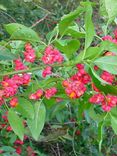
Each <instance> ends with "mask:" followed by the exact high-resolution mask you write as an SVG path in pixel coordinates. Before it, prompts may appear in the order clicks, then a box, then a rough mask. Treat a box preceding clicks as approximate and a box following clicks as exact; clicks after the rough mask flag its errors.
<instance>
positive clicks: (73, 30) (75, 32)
mask: <svg viewBox="0 0 117 156" xmlns="http://www.w3.org/2000/svg"><path fill="white" fill-rule="evenodd" d="M65 35H68V36H71V37H75V38H85V32H83V31H80V30H79V28H78V25H77V24H75V25H74V26H69V27H68V29H66V32H65Z"/></svg>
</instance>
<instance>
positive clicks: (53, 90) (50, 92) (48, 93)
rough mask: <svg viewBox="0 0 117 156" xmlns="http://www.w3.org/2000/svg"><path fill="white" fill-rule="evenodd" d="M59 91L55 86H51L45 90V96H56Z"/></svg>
mask: <svg viewBox="0 0 117 156" xmlns="http://www.w3.org/2000/svg"><path fill="white" fill-rule="evenodd" d="M56 93H57V89H56V88H55V87H52V88H49V89H47V90H46V91H45V97H46V98H47V99H50V98H51V97H52V96H54V95H55V94H56Z"/></svg>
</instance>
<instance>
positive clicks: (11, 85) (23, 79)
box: [0, 73, 31, 106]
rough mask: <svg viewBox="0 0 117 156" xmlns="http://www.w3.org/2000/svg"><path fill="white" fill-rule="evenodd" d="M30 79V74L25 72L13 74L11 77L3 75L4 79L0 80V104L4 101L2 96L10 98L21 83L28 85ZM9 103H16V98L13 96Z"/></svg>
mask: <svg viewBox="0 0 117 156" xmlns="http://www.w3.org/2000/svg"><path fill="white" fill-rule="evenodd" d="M30 80H31V77H30V75H29V74H26V73H25V74H23V75H21V76H20V75H14V76H13V77H12V78H9V77H5V79H3V81H2V82H1V87H2V90H0V104H3V103H4V98H10V97H12V96H14V95H15V94H16V93H17V91H18V88H19V87H20V86H21V85H28V84H29V82H30ZM10 105H11V106H13V105H17V100H16V98H13V99H12V100H11V101H10Z"/></svg>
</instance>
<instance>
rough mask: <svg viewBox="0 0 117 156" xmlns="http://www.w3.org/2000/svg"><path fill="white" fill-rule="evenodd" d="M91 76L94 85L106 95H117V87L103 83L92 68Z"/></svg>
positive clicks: (90, 70)
mask: <svg viewBox="0 0 117 156" xmlns="http://www.w3.org/2000/svg"><path fill="white" fill-rule="evenodd" d="M89 74H90V76H91V78H92V81H93V83H94V84H95V86H96V87H97V88H98V89H99V90H101V91H103V92H104V93H105V94H112V95H117V87H116V86H112V85H109V84H105V83H104V82H105V81H104V82H103V81H102V79H101V78H100V79H98V78H97V76H98V75H97V74H96V73H95V71H94V70H93V69H92V68H90V69H89ZM96 75H97V76H96ZM98 77H99V76H98Z"/></svg>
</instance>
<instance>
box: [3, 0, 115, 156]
mask: <svg viewBox="0 0 117 156" xmlns="http://www.w3.org/2000/svg"><path fill="white" fill-rule="evenodd" d="M26 2H29V1H24V2H23V1H21V2H19V5H20V3H23V4H24V3H26ZM31 2H32V1H31ZM29 3H30V2H29ZM34 3H37V1H34ZM39 3H41V2H39ZM100 3H101V5H100V10H101V14H102V16H104V22H105V23H106V26H105V29H104V33H105V34H106V36H104V35H103V37H102V36H98V34H97V32H96V29H95V25H94V23H93V20H92V16H93V6H95V5H96V4H95V3H92V2H90V1H86V2H80V4H79V5H78V7H77V8H76V9H75V10H74V11H72V12H70V13H69V14H67V15H64V16H63V17H62V18H61V20H60V22H58V24H57V25H56V26H55V28H54V29H53V30H52V31H50V32H49V33H48V34H47V35H45V34H44V35H43V34H41V31H40V33H36V31H35V30H34V29H33V27H35V26H36V25H34V26H33V25H32V27H28V26H25V25H23V24H19V23H14V22H13V23H9V24H5V25H4V30H5V33H6V37H3V38H4V39H2V40H1V42H0V45H1V46H0V51H1V53H0V65H1V69H0V70H1V73H0V81H1V83H0V107H1V110H0V115H1V121H0V122H1V123H0V130H1V133H0V135H1V137H2V141H0V146H1V148H0V150H1V151H0V152H1V153H2V155H3V156H5V155H6V154H8V155H14V156H15V155H18V154H21V148H22V151H24V152H23V153H22V155H26V154H27V155H29V156H30V155H31V156H34V155H45V154H43V153H46V152H47V151H44V150H43V151H42V148H40V149H38V146H41V147H42V146H45V145H46V144H47V146H50V147H51V150H52V154H53V155H54V154H55V150H54V148H53V146H54V145H56V150H57V152H58V155H60V153H62V154H64V155H66V153H64V149H65V151H68V152H69V155H86V154H87V155H95V156H98V155H100V154H102V155H110V154H117V152H116V151H117V150H116V146H115V147H114V146H113V147H112V145H114V144H115V145H116V139H117V137H116V134H117V76H116V75H117V69H116V68H117V63H116V62H117V30H115V31H114V37H112V36H110V35H107V33H108V26H109V24H111V23H112V22H113V21H114V20H115V18H116V16H117V12H116V9H115V6H116V5H117V2H116V1H113V3H111V1H109V0H108V1H104V0H102V1H100ZM31 4H32V3H31ZM14 5H15V4H14ZM30 7H32V6H30ZM110 8H113V9H112V11H111V12H110ZM2 10H4V7H2ZM77 19H81V20H80V21H79V22H78V20H77ZM30 22H31V21H30ZM42 33H43V31H42ZM44 36H45V38H44ZM109 138H111V139H109ZM87 142H88V144H87ZM50 143H51V145H50ZM64 143H65V145H64V147H63V151H61V149H62V147H61V145H62V144H64ZM29 144H30V146H29ZM71 144H72V146H71ZM27 146H28V147H27ZM71 147H72V149H71ZM79 147H81V148H79ZM78 149H79V150H78ZM84 149H85V150H84ZM49 150H50V149H49ZM16 153H17V154H16ZM47 154H48V153H47Z"/></svg>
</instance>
